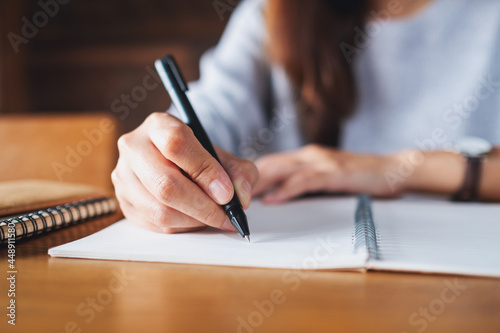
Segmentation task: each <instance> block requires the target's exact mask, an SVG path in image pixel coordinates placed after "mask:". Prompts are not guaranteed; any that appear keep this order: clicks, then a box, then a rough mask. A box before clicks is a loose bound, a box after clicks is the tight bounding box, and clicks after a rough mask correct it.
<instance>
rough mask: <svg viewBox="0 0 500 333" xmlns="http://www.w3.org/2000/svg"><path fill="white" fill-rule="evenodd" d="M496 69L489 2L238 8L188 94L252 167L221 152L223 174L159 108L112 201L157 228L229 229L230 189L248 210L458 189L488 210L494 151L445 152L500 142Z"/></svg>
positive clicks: (278, 1)
mask: <svg viewBox="0 0 500 333" xmlns="http://www.w3.org/2000/svg"><path fill="white" fill-rule="evenodd" d="M498 59H500V3H499V2H498V1H496V0H434V1H432V0H412V1H408V0H371V1H369V0H358V1H353V0H350V1H347V0H346V1H341V0H335V1H334V0H314V1H313V0H311V1H302V0H267V1H259V0H247V1H244V2H243V3H242V4H241V5H240V6H239V8H238V9H237V10H236V12H235V13H234V15H233V17H232V19H231V21H230V22H229V25H228V27H227V29H226V32H225V33H224V35H223V37H222V39H221V41H220V43H219V44H218V46H217V47H216V48H215V49H214V50H212V51H210V52H209V53H207V54H206V55H205V56H204V57H203V59H202V62H201V69H202V70H201V73H202V75H201V79H200V81H199V82H197V83H195V84H193V85H191V92H190V95H189V97H190V99H191V102H192V104H193V106H194V108H195V110H196V111H197V113H198V115H199V117H200V119H201V121H202V123H203V124H204V126H205V128H206V130H207V132H208V133H209V135H210V137H211V138H212V141H213V142H214V143H215V144H217V145H218V146H219V147H221V148H224V149H225V150H227V151H230V152H231V153H233V154H236V155H239V156H240V157H242V158H247V159H252V160H254V159H255V158H257V157H259V158H257V159H256V160H255V163H252V162H249V161H246V160H243V159H240V158H237V157H235V155H232V154H230V153H228V152H226V151H225V150H222V149H220V148H219V149H218V153H219V156H220V158H221V161H222V164H223V165H224V168H222V166H221V165H220V164H218V163H217V162H216V161H215V159H214V158H212V157H211V156H210V155H209V154H208V153H207V152H206V151H205V150H204V149H203V148H202V146H201V145H200V144H199V142H198V141H197V140H196V139H195V137H194V135H193V133H192V131H191V130H190V129H189V128H188V127H187V126H186V125H184V124H183V123H182V122H181V121H179V120H178V119H177V118H175V117H174V116H172V115H170V114H167V113H156V114H153V115H151V116H150V117H148V119H147V120H146V121H145V122H144V123H143V124H142V125H141V126H139V127H138V128H137V129H136V130H134V131H133V132H131V133H129V134H126V135H124V136H123V137H121V138H120V140H119V142H118V145H119V149H120V158H119V161H118V164H117V166H116V169H115V171H114V172H113V175H112V178H113V182H114V184H115V188H116V194H117V197H118V199H119V201H120V204H121V207H122V210H123V212H124V213H125V215H126V216H127V217H128V218H129V219H130V220H132V221H134V222H135V223H137V224H139V225H142V226H144V227H146V228H149V229H151V230H155V231H158V232H167V233H171V232H184V231H188V230H192V229H193V228H199V227H203V226H206V225H210V226H213V227H216V228H220V229H224V230H234V228H233V227H232V226H231V224H230V222H229V220H228V219H227V217H226V216H225V214H224V212H223V211H222V209H221V208H220V205H221V204H224V203H227V202H228V201H229V200H230V198H231V197H232V195H233V192H234V191H236V193H237V194H238V196H239V197H240V200H241V201H242V204H243V205H244V207H245V208H246V207H248V206H249V204H250V200H251V197H252V196H255V195H262V200H264V201H265V202H268V203H279V202H283V201H286V200H289V199H291V198H294V197H297V196H299V195H302V194H305V193H310V192H347V193H359V192H367V193H371V194H372V195H376V196H382V197H392V196H397V195H399V194H401V193H403V192H407V191H423V192H432V193H441V194H448V195H452V194H456V193H458V192H459V190H460V189H461V188H462V184H463V183H464V179H466V180H467V182H466V183H467V184H465V185H464V187H463V189H464V191H465V188H466V187H467V190H468V191H469V190H470V191H472V190H473V189H474V185H475V186H477V194H478V195H479V196H480V198H481V199H483V200H497V201H498V200H500V177H498V175H499V172H500V148H498V147H494V148H493V149H492V150H491V151H489V152H488V154H487V158H486V159H482V158H476V159H469V160H467V161H466V159H465V158H464V157H463V156H462V155H461V154H458V153H456V152H453V151H451V149H450V148H451V147H453V144H454V143H455V142H457V141H459V140H460V139H462V138H464V137H466V136H475V137H481V138H482V139H484V140H487V141H489V142H490V143H491V144H493V146H499V145H500V63H499V62H498ZM476 140H477V139H476ZM484 140H483V142H480V143H484ZM335 147H338V149H337V148H335ZM483 150H484V149H483ZM276 152H279V153H276ZM486 152H487V149H486V150H484V151H481V153H486ZM269 153H274V154H269ZM479 164H480V165H479ZM478 165H479V166H478ZM471 170H472V172H471ZM477 170H482V174H481V177H479V173H478V172H477ZM466 171H467V172H466ZM474 171H475V172H474ZM466 173H467V174H468V175H475V176H476V177H475V178H474V177H473V178H474V179H472V180H471V179H469V178H470V177H465V176H464V175H465V174H466ZM184 174H187V175H188V176H189V178H190V179H188V178H187V177H186V176H185V175H184ZM233 184H234V187H233ZM459 194H460V193H459Z"/></svg>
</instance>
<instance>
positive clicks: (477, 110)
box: [189, 0, 500, 158]
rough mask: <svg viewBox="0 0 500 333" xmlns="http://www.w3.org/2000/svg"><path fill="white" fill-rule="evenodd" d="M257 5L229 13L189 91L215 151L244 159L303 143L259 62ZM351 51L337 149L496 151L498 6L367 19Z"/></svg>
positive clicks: (283, 89)
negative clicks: (462, 146)
mask: <svg viewBox="0 0 500 333" xmlns="http://www.w3.org/2000/svg"><path fill="white" fill-rule="evenodd" d="M263 5H264V0H246V1H244V2H243V3H242V4H241V5H240V6H239V7H238V8H237V10H236V11H235V12H234V14H233V16H232V18H231V20H230V22H229V24H228V27H227V29H226V31H225V33H224V35H223V37H222V39H221V41H220V42H219V44H218V45H217V47H215V48H214V49H213V50H210V51H209V52H207V53H206V54H205V55H204V57H203V58H202V61H201V78H200V80H199V81H198V82H195V83H192V84H190V89H191V91H190V93H189V97H190V99H191V101H192V103H193V106H194V108H195V110H196V111H197V112H198V114H199V117H200V119H201V121H202V123H203V124H204V126H205V127H206V129H207V132H208V133H209V136H210V137H211V138H212V140H213V141H214V143H216V144H217V145H219V146H221V147H223V148H225V149H227V150H230V151H232V152H234V153H236V154H238V155H242V156H245V157H247V158H255V157H257V156H258V155H261V154H264V153H268V152H273V151H280V150H288V149H294V148H297V147H299V146H301V145H303V144H304V142H303V139H302V135H301V131H300V125H299V124H298V119H297V113H296V111H297V109H296V104H295V101H296V95H295V93H294V89H293V88H292V86H291V84H290V82H289V81H288V79H287V77H286V74H285V73H284V71H283V70H282V68H280V67H279V66H276V65H273V64H271V63H270V62H269V59H268V58H267V56H266V52H265V43H266V40H267V32H266V27H265V23H264V19H263V15H262V6H263ZM345 46H346V45H343V46H341V45H339V47H344V48H345ZM353 48H355V49H354V51H356V52H357V53H358V54H357V56H356V57H355V58H354V63H353V65H354V68H355V78H356V80H357V84H358V90H359V96H360V98H359V102H358V106H357V108H356V110H355V113H354V114H353V116H352V117H351V118H349V119H348V120H347V121H346V122H345V124H344V126H343V134H342V137H341V144H342V148H344V149H347V150H350V151H356V152H369V153H377V154H384V153H390V152H394V151H397V150H401V149H406V148H420V149H425V150H436V149H449V148H450V147H451V145H452V144H453V142H455V141H456V140H458V139H459V138H461V137H463V136H466V135H474V136H479V137H482V138H485V139H487V140H489V141H490V142H492V143H493V144H495V145H500V1H498V0H434V1H433V2H432V3H431V4H430V5H428V6H427V7H426V8H424V9H423V10H422V11H421V12H420V13H418V14H416V15H414V16H412V17H409V18H405V19H389V20H386V21H380V20H375V19H373V17H372V19H371V20H370V23H369V24H368V26H367V28H366V29H365V30H364V31H363V32H362V33H359V38H358V42H357V43H355V44H354V45H351V46H350V49H349V50H350V51H352V50H353ZM304 52H307V50H304Z"/></svg>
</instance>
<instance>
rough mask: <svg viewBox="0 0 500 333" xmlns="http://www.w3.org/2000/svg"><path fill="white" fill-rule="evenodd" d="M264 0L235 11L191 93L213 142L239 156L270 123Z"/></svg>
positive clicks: (251, 0)
mask: <svg viewBox="0 0 500 333" xmlns="http://www.w3.org/2000/svg"><path fill="white" fill-rule="evenodd" d="M263 4H264V1H261V0H245V1H243V2H242V3H241V4H240V5H239V6H238V7H237V8H236V9H235V11H234V12H233V14H232V16H231V18H230V21H229V23H228V26H227V28H226V30H225V32H224V34H223V36H222V38H221V40H220V41H219V43H218V45H217V46H216V47H215V48H214V49H211V50H209V51H207V52H206V53H205V54H204V55H203V57H202V59H201V64H200V73H201V75H200V80H199V81H197V82H193V83H190V84H189V92H188V97H189V99H190V101H191V103H192V105H193V107H194V109H195V110H196V113H197V115H198V117H199V119H200V121H201V123H202V124H203V126H204V127H205V130H206V131H207V134H208V135H209V137H210V139H211V140H212V142H213V144H215V145H217V146H219V147H221V148H223V149H226V150H228V151H230V152H232V153H234V154H236V155H242V154H241V152H239V151H238V150H239V149H238V147H239V146H240V144H241V143H242V142H243V141H244V140H247V138H249V137H250V136H251V135H253V133H256V132H257V131H258V130H259V129H260V128H262V127H263V126H265V123H266V103H267V99H268V98H269V97H268V95H269V71H270V67H269V62H268V60H267V58H266V55H265V51H264V47H265V35H266V29H265V22H264V17H263Z"/></svg>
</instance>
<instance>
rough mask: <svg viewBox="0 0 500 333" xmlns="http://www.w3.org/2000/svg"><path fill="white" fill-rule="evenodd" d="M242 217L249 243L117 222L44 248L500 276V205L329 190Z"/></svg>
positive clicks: (80, 254) (87, 254)
mask: <svg viewBox="0 0 500 333" xmlns="http://www.w3.org/2000/svg"><path fill="white" fill-rule="evenodd" d="M362 198H363V197H362ZM356 212H357V213H356ZM370 213H372V215H371V214H370ZM247 214H248V219H249V224H250V228H251V233H252V234H251V238H252V243H250V244H249V243H247V242H246V241H245V240H244V239H242V238H241V237H240V236H239V235H238V234H232V233H227V232H220V231H218V230H214V229H206V230H204V231H201V232H196V233H188V234H177V235H164V234H157V233H154V232H150V231H147V230H144V229H141V228H140V227H137V226H135V225H133V224H132V223H130V222H129V221H127V220H122V221H120V222H117V223H116V224H114V225H111V226H110V227H108V228H106V229H104V230H102V231H100V232H97V233H95V234H93V235H91V236H88V237H86V238H83V239H80V240H77V241H75V242H72V243H68V244H65V245H62V246H58V247H55V248H52V249H50V250H49V254H50V255H51V256H54V257H72V258H90V259H112V260H135V261H156V262H171V263H190V264H208V265H229V266H249V267H268V268H283V269H342V270H390V271H409V272H427V273H451V274H466V275H478V276H494V277H500V242H499V241H498V235H500V205H498V204H455V203H450V202H444V201H432V200H413V201H412V200H395V201H374V202H373V203H372V205H371V212H370V201H369V200H367V199H366V198H365V199H359V200H358V199H357V198H352V197H350V198H345V197H344V198H332V197H327V198H314V199H303V200H299V201H294V202H291V203H287V204H283V205H279V206H266V205H263V204H261V203H260V202H255V203H253V204H252V207H251V208H250V209H249V210H248V211H247ZM355 215H357V221H358V222H355ZM371 217H373V221H374V223H371V220H372V219H371Z"/></svg>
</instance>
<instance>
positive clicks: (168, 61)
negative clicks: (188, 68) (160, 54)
mask: <svg viewBox="0 0 500 333" xmlns="http://www.w3.org/2000/svg"><path fill="white" fill-rule="evenodd" d="M163 61H164V62H165V63H166V64H167V66H168V67H169V68H170V70H171V71H172V74H174V77H175V80H176V81H177V83H178V84H179V88H180V89H181V90H182V91H184V92H186V91H188V90H189V89H188V86H187V84H186V81H184V78H183V77H182V74H181V72H180V71H179V67H178V66H177V63H176V62H175V59H174V57H172V56H171V55H167V56H165V57H164V58H163Z"/></svg>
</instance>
